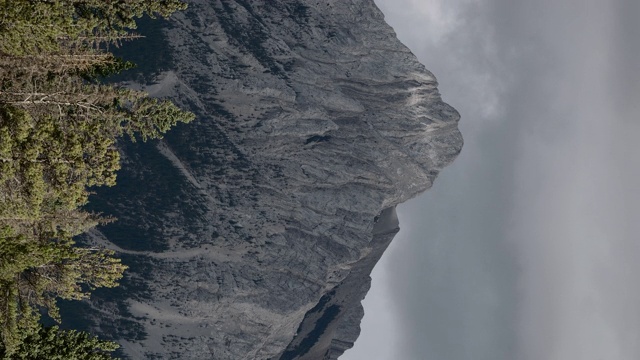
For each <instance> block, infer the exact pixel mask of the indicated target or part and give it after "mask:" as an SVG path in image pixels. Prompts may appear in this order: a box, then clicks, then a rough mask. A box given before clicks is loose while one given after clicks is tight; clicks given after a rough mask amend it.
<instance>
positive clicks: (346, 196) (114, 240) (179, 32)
mask: <svg viewBox="0 0 640 360" xmlns="http://www.w3.org/2000/svg"><path fill="white" fill-rule="evenodd" d="M164 32H165V34H166V37H167V40H168V44H169V47H168V48H166V49H162V50H161V51H166V52H168V53H170V54H171V56H172V57H173V65H171V68H170V69H169V70H168V71H165V72H164V73H163V74H162V75H161V76H160V77H159V78H158V80H157V82H156V83H155V84H153V85H150V86H148V87H147V90H148V91H149V92H151V93H152V94H154V95H156V96H168V97H171V98H172V99H174V100H175V101H176V102H178V103H180V104H181V105H183V106H184V107H187V108H189V109H191V110H192V111H193V112H195V113H196V115H197V120H196V121H195V122H194V123H192V124H188V125H183V126H179V127H178V128H177V129H175V130H174V131H173V132H171V133H170V134H168V135H167V136H166V138H165V139H163V140H161V141H159V142H155V143H147V144H140V143H136V144H123V145H122V147H123V159H124V168H123V170H122V171H121V173H120V174H119V179H118V185H117V186H116V187H114V188H110V189H101V190H100V191H98V194H97V195H96V196H94V198H93V199H92V206H94V208H95V209H99V210H101V211H104V212H107V213H110V214H113V215H115V216H116V217H118V219H119V220H118V222H116V223H115V224H111V225H108V226H105V227H102V228H100V229H99V230H94V231H92V232H91V233H90V236H88V237H87V238H86V239H85V241H88V242H93V243H97V244H100V245H103V246H107V247H109V248H112V249H115V250H117V251H119V252H120V254H121V256H122V257H123V261H124V262H125V263H127V264H128V265H129V266H130V270H129V272H128V275H127V278H126V279H125V280H124V282H123V285H122V287H120V288H118V289H115V290H110V291H98V292H97V293H96V296H95V297H94V299H93V300H92V301H91V302H90V303H86V304H84V305H83V306H84V307H85V309H84V313H86V314H88V316H89V319H90V320H91V323H90V324H88V325H87V326H88V327H90V328H91V329H92V330H93V331H96V332H98V333H101V334H103V335H106V336H110V337H112V338H115V339H117V340H118V341H119V342H120V343H121V344H122V345H123V350H122V351H123V354H124V355H126V356H128V357H130V358H133V359H233V360H238V359H323V358H325V359H336V358H337V357H338V356H339V355H341V354H342V352H343V351H345V350H346V349H348V348H350V347H351V346H352V345H353V342H354V341H355V339H356V338H357V336H358V334H359V322H360V319H361V318H362V315H363V310H362V307H361V305H360V301H361V300H362V299H363V298H364V296H365V294H366V292H367V290H368V288H369V284H370V279H369V274H370V272H371V269H372V268H373V266H374V265H375V263H376V262H377V261H378V259H379V258H380V256H381V255H382V252H383V251H384V249H385V248H386V247H387V245H388V244H389V242H390V241H391V239H392V238H393V235H394V234H395V233H396V232H397V230H398V227H397V220H396V218H395V210H394V208H395V206H396V205H397V204H399V203H401V202H404V201H406V200H407V199H409V198H411V197H413V196H415V195H417V194H419V193H421V192H423V191H425V190H427V189H428V188H429V187H431V185H432V183H433V181H434V179H435V177H436V175H437V174H438V172H439V171H440V169H442V168H443V167H444V166H446V165H447V164H449V163H450V162H451V161H452V160H453V159H454V158H455V156H456V155H457V154H458V153H459V152H460V149H461V147H462V138H461V135H460V133H459V131H458V128H457V122H458V119H459V115H458V113H457V112H456V111H455V110H454V109H453V108H451V107H450V106H449V105H447V104H445V103H444V102H442V100H441V98H440V95H439V93H438V90H437V82H436V79H435V78H434V76H433V75H432V74H431V73H429V72H428V71H427V70H426V69H425V68H424V66H423V65H422V64H420V63H419V62H418V60H417V59H416V57H415V56H414V55H413V54H412V53H411V52H410V51H409V50H408V49H407V48H406V47H405V46H404V45H402V44H401V43H400V42H399V41H398V40H397V38H396V36H395V34H394V32H393V30H392V29H391V27H389V26H388V25H387V24H386V23H385V22H384V19H383V15H382V13H381V12H380V11H379V10H378V8H377V7H376V6H375V4H374V2H373V0H332V1H320V2H318V1H310V0H269V1H267V0H263V1H254V0H252V1H248V0H193V1H190V7H189V9H188V10H187V11H185V12H183V13H180V14H177V15H174V17H173V18H172V20H171V21H170V22H169V24H168V26H167V27H166V29H165V30H164Z"/></svg>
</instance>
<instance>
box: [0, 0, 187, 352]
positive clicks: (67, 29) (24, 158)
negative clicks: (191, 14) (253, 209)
mask: <svg viewBox="0 0 640 360" xmlns="http://www.w3.org/2000/svg"><path fill="white" fill-rule="evenodd" d="M184 7H186V5H185V4H183V3H182V2H180V1H177V0H160V1H158V0H111V1H105V0H0V355H2V356H3V357H4V358H5V359H65V360H67V359H92V360H93V359H96V360H100V359H109V358H110V356H109V354H108V353H109V352H110V351H112V350H114V349H115V345H114V344H113V343H108V342H101V341H98V340H96V339H95V338H93V337H91V336H89V335H87V334H84V333H78V332H73V331H70V332H69V331H60V330H59V329H58V328H57V327H53V328H46V329H45V328H42V327H41V325H40V324H39V321H40V316H41V313H42V312H43V311H46V313H47V314H48V315H49V316H50V317H52V318H53V319H54V320H56V321H59V320H60V319H59V314H58V307H57V304H56V301H57V299H66V300H80V299H85V298H88V297H89V295H90V293H91V291H92V290H94V289H96V288H100V287H114V286H117V283H118V280H120V279H121V278H122V275H123V272H124V270H125V269H126V266H124V265H123V264H122V263H121V262H120V260H119V259H117V258H115V257H114V253H113V252H112V251H109V250H105V249H101V248H83V247H79V246H77V245H76V243H75V242H74V237H75V236H77V235H79V234H81V233H83V232H85V231H87V230H89V229H91V228H92V227H94V226H96V225H97V224H99V223H104V222H107V221H110V219H104V218H101V217H99V216H97V215H95V214H91V213H88V212H86V211H83V210H82V206H84V205H85V204H86V203H87V199H88V195H89V191H90V188H92V187H95V186H104V185H106V186H112V185H114V184H115V181H116V173H117V171H118V170H119V169H120V155H119V152H118V148H117V143H118V141H121V139H122V137H124V136H127V137H128V138H130V139H131V140H133V141H135V140H136V139H142V140H147V139H150V138H159V137H161V136H162V134H164V133H165V132H166V131H167V130H169V129H170V128H171V127H172V126H174V125H175V124H177V123H178V122H189V121H191V120H193V118H194V115H193V114H191V113H189V112H185V111H182V110H180V109H179V108H178V107H177V106H175V105H174V104H173V103H172V102H170V101H166V100H159V99H154V98H150V97H148V95H147V94H146V93H144V92H142V91H137V90H132V89H127V88H124V87H120V86H115V85H112V86H109V85H105V84H103V83H101V80H102V79H103V78H104V77H106V76H108V75H110V74H116V73H119V72H120V71H122V70H126V69H129V68H131V67H132V66H133V65H132V64H131V63H130V62H127V61H124V60H122V59H119V58H116V57H115V56H113V54H110V53H108V52H105V51H104V48H105V46H104V45H105V44H116V45H117V44H118V43H119V42H120V41H123V40H128V39H133V38H136V37H138V36H137V35H135V34H130V33H129V32H128V31H129V29H135V28H136V23H135V20H136V19H137V18H140V17H141V16H143V15H145V14H146V15H149V16H151V17H154V16H162V17H168V16H169V15H170V14H171V13H173V12H174V11H176V10H179V9H183V8H184Z"/></svg>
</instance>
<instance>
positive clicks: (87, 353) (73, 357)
mask: <svg viewBox="0 0 640 360" xmlns="http://www.w3.org/2000/svg"><path fill="white" fill-rule="evenodd" d="M117 348H118V345H117V344H116V343H113V342H111V341H102V340H99V339H98V338H96V337H94V336H91V335H90V334H87V333H85V332H78V331H74V330H71V331H69V330H60V329H59V328H58V327H57V326H52V327H42V326H37V327H35V328H34V329H32V331H30V332H29V334H27V335H26V336H25V338H24V339H22V341H21V342H20V344H19V345H18V346H17V347H16V350H15V351H14V352H12V353H8V352H7V351H6V349H3V348H2V344H0V357H1V358H2V359H6V360H42V359H47V360H110V359H113V358H112V357H111V356H110V355H109V353H110V352H112V351H114V350H116V349H117Z"/></svg>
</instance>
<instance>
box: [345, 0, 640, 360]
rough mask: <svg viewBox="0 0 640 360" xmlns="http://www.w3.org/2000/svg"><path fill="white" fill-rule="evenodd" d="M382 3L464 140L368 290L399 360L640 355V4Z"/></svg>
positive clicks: (405, 221)
mask: <svg viewBox="0 0 640 360" xmlns="http://www.w3.org/2000/svg"><path fill="white" fill-rule="evenodd" d="M377 2H378V4H379V6H380V7H381V9H382V10H383V12H384V13H385V14H386V16H387V21H388V22H390V23H391V25H392V26H394V28H395V29H396V32H397V33H398V35H399V37H400V39H401V40H403V42H405V44H407V45H408V46H409V47H410V48H411V49H412V50H413V51H414V53H416V55H418V57H419V58H420V59H421V61H423V62H424V63H425V65H426V67H427V68H428V69H429V70H431V71H432V72H433V73H434V74H435V75H436V76H437V77H438V79H439V81H440V89H441V92H442V93H443V98H444V99H445V100H446V101H448V102H449V103H450V104H451V105H453V106H454V107H456V108H457V109H458V110H459V111H460V112H461V114H462V117H463V119H462V122H461V130H462V132H463V135H464V136H465V148H464V149H463V152H462V154H461V155H460V157H459V158H458V160H457V161H456V162H455V163H454V164H453V165H452V166H451V167H450V168H447V169H445V171H444V172H443V173H442V174H441V175H440V177H439V178H438V180H437V181H436V184H435V186H434V188H433V189H432V190H430V191H429V192H428V193H426V194H425V195H423V196H421V197H420V198H418V199H415V200H414V201H412V202H410V203H407V204H405V205H404V206H403V207H401V208H400V209H399V215H400V221H401V226H402V231H401V233H400V234H399V236H398V238H397V239H396V240H395V241H394V243H393V244H392V246H391V248H390V250H389V253H388V254H387V255H386V256H387V257H388V259H386V260H385V263H384V266H385V267H384V268H383V269H381V270H380V272H384V273H385V276H386V277H387V279H388V284H387V286H388V289H389V290H386V293H384V294H377V293H376V294H374V295H370V296H379V297H381V298H385V299H388V300H387V301H382V302H381V303H385V304H386V305H387V306H388V304H394V308H393V309H391V312H392V313H393V315H394V316H395V317H396V318H397V319H398V322H399V329H400V330H399V335H398V344H397V348H396V349H394V350H393V354H395V355H394V358H398V359H434V360H461V359H465V360H466V359H469V360H470V359H473V360H477V359H488V360H489V359H491V360H500V359H505V360H507V359H509V360H510V359H527V360H528V359H536V360H540V359H563V360H564V359H587V360H591V359H593V360H595V359H621V360H625V359H634V358H639V357H640V348H639V346H638V345H636V343H637V341H636V339H637V338H638V335H640V334H639V332H640V316H638V315H640V314H639V312H640V305H639V304H640V286H639V285H638V282H637V281H636V280H635V278H636V277H637V274H638V273H640V265H638V259H640V244H638V242H637V239H636V238H635V237H634V235H635V234H637V233H638V230H640V229H639V227H640V226H639V225H637V220H636V219H635V218H636V217H637V215H638V214H639V213H640V211H639V210H640V205H639V204H640V191H639V190H638V189H637V186H638V185H637V184H638V183H639V180H640V160H639V158H638V156H637V154H638V145H637V144H636V143H637V140H636V137H637V134H640V131H639V130H640V124H638V117H639V116H640V107H639V105H638V104H639V103H640V102H639V101H638V100H640V99H639V97H640V71H639V70H640V68H639V67H640V61H638V59H640V42H639V41H638V39H639V38H640V37H639V36H640V25H639V24H638V23H637V15H638V14H640V3H638V2H637V1H632V0H629V1H626V0H617V1H609V2H605V1H595V0H591V1H584V2H582V3H581V4H579V5H577V4H576V3H575V2H574V1H570V0H564V1H558V0H555V1H552V0H543V1H535V2H533V1H527V2H525V1H515V2H514V1H509V0H480V1H472V0H467V1H465V0H457V1H443V0H442V1H441V0H431V1H425V2H418V1H412V0H394V1H391V0H378V1H377ZM427 22H428V23H427ZM375 286H376V282H375V281H374V289H373V291H376V289H375ZM365 311H366V312H367V314H371V313H372V312H373V314H372V315H371V316H376V313H377V312H381V311H390V309H388V308H386V309H377V310H376V309H373V308H372V309H369V308H368V307H365ZM366 316H369V315H366ZM381 330H382V331H381V332H380V333H379V334H377V335H370V336H371V337H370V339H373V340H368V339H367V338H365V337H364V336H363V338H362V339H361V340H359V342H358V343H356V348H355V349H354V350H353V351H352V352H351V353H350V352H347V354H346V355H347V357H346V358H348V359H364V357H358V355H357V354H358V347H361V346H364V347H371V346H374V345H371V344H374V343H375V344H384V342H383V338H384V337H386V336H387V335H386V334H385V333H386V331H385V330H384V329H381ZM365 332H366V329H365ZM363 334H364V332H363ZM382 346H384V345H382ZM388 353H390V352H388Z"/></svg>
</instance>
